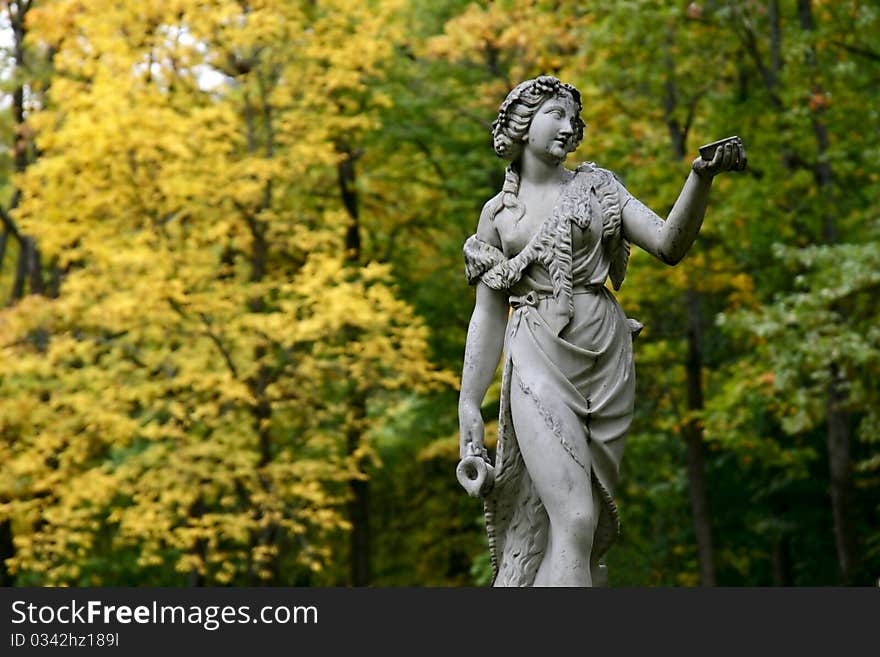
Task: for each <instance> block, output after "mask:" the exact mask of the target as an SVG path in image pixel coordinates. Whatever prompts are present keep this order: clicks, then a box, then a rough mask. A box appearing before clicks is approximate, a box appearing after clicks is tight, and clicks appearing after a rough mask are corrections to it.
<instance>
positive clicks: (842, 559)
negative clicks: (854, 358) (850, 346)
mask: <svg viewBox="0 0 880 657" xmlns="http://www.w3.org/2000/svg"><path fill="white" fill-rule="evenodd" d="M798 17H799V19H800V25H801V29H802V30H803V31H804V32H805V33H807V34H809V33H810V32H812V31H813V30H815V21H814V19H813V8H812V3H811V0H798ZM806 58H807V66H808V68H810V69H811V70H812V72H813V78H814V79H813V88H812V90H811V92H812V94H813V98H814V99H816V100H817V101H818V102H816V103H815V104H814V105H813V121H812V125H813V136H814V138H815V141H816V164H815V166H814V169H813V178H814V180H815V181H816V186H817V187H818V189H819V198H820V199H821V200H820V202H821V204H822V239H823V241H824V242H825V244H835V243H837V242H838V241H839V240H840V234H839V231H838V227H837V222H836V221H835V215H834V212H833V209H834V173H833V171H832V169H831V163H830V162H828V159H827V153H828V147H829V143H830V140H829V136H828V127H827V126H826V125H825V122H824V120H823V118H822V117H823V114H824V111H825V107H824V104H823V100H824V95H825V94H824V90H823V89H822V86H821V84H820V80H819V60H818V55H817V53H816V50H815V48H814V47H813V46H812V45H810V46H809V47H808V48H807V53H806ZM835 310H836V311H837V312H838V313H839V315H840V320H839V321H841V322H845V321H846V315H845V313H844V311H843V310H842V309H841V308H836V309H835ZM830 369H831V371H830V374H831V383H830V384H829V386H828V399H827V404H826V409H827V427H826V431H827V435H826V443H827V445H828V469H829V472H830V485H831V510H832V516H833V518H834V541H835V544H836V547H837V562H838V567H839V569H840V580H841V583H842V584H851V583H852V581H853V576H854V574H855V569H856V561H857V558H858V539H857V536H856V530H855V523H854V521H853V509H852V500H853V498H854V494H853V477H852V461H851V458H850V426H851V418H850V413H849V412H848V411H847V410H846V400H847V396H846V392H845V388H846V374H845V373H844V372H842V371H841V370H840V368H839V366H838V365H837V363H832V364H831V368H830Z"/></svg>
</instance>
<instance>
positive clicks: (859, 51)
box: [831, 41, 880, 62]
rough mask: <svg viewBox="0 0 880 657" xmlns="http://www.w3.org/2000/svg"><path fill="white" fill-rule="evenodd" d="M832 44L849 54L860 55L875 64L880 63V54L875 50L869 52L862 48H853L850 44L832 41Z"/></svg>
mask: <svg viewBox="0 0 880 657" xmlns="http://www.w3.org/2000/svg"><path fill="white" fill-rule="evenodd" d="M831 43H832V44H834V45H835V46H838V47H840V48H843V49H844V50H846V51H847V52H851V53H852V54H854V55H860V56H862V57H865V58H866V59H870V60H871V61H873V62H880V52H876V51H874V50H868V49H867V48H863V47H861V46H851V45H849V44H848V43H844V42H843V41H832V42H831Z"/></svg>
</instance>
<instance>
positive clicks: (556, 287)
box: [464, 163, 641, 586]
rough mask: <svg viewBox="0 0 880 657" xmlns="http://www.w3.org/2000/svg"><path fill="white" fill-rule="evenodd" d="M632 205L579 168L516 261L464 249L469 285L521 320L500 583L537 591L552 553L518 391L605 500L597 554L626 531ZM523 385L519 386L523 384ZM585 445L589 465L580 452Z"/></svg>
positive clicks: (499, 455) (501, 505) (509, 335)
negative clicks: (628, 221) (520, 423)
mask: <svg viewBox="0 0 880 657" xmlns="http://www.w3.org/2000/svg"><path fill="white" fill-rule="evenodd" d="M630 199H632V197H631V196H630V195H629V193H628V192H627V191H626V189H625V188H624V187H623V185H621V184H620V183H619V182H618V181H617V179H616V178H615V177H614V175H613V174H612V173H611V172H610V171H607V170H605V169H601V168H599V167H597V166H595V165H594V164H592V163H586V164H583V165H581V166H580V167H578V168H577V170H576V171H575V175H574V177H573V178H571V179H570V180H569V182H567V183H566V184H565V186H564V187H563V189H562V191H561V193H560V198H559V200H558V202H557V203H556V206H555V207H554V209H553V211H552V212H551V213H550V215H549V216H548V217H547V218H546V220H545V221H544V222H543V224H542V225H541V227H540V228H539V229H538V231H537V232H536V233H535V235H534V236H533V237H532V239H531V240H530V241H529V242H528V243H527V244H526V246H525V247H523V249H522V250H521V251H520V252H519V253H517V254H509V257H508V255H507V254H505V253H503V252H502V251H501V250H499V249H498V248H496V247H495V246H493V245H491V244H489V243H487V242H485V241H482V240H480V239H479V238H478V237H477V236H476V235H472V236H471V237H469V238H468V240H467V241H466V242H465V245H464V257H465V275H466V277H467V279H468V282H469V283H471V284H476V283H477V282H478V281H482V282H483V283H485V284H486V285H488V286H489V287H490V288H493V289H495V290H501V291H505V292H506V293H507V294H508V296H509V300H510V304H511V307H512V312H511V314H510V318H509V320H508V323H507V328H506V332H505V340H504V366H503V374H502V390H501V408H500V415H499V422H498V445H497V449H496V458H495V475H496V479H495V486H494V488H493V489H492V491H491V492H490V493H489V494H488V495H486V496H485V497H484V506H485V516H486V529H487V533H488V535H489V548H490V552H491V557H492V568H493V583H494V585H495V586H531V585H532V584H533V582H534V579H535V574H536V572H537V570H538V566H539V565H540V562H541V559H542V558H543V555H544V552H545V550H546V547H547V539H548V535H549V518H548V516H547V511H546V510H545V508H544V506H543V503H542V502H541V499H540V497H539V495H538V493H537V490H536V488H535V485H534V483H533V482H532V480H531V478H530V476H529V472H528V468H527V467H526V465H525V463H524V461H523V458H522V455H521V453H520V450H519V446H518V443H517V435H516V430H515V426H514V422H513V417H512V414H511V407H510V400H511V392H510V391H511V385H518V386H519V387H520V389H521V391H522V392H523V393H524V395H525V397H526V398H527V399H528V400H529V401H530V403H531V405H532V409H531V412H534V413H537V414H538V415H540V417H541V419H542V420H543V425H544V428H545V430H546V431H548V432H550V433H551V434H552V435H553V436H554V438H555V439H556V440H558V441H559V443H560V444H561V445H562V447H563V449H564V450H565V452H566V453H567V454H568V455H569V457H570V458H572V459H573V460H574V461H575V462H576V463H577V464H578V466H580V467H581V468H583V469H584V471H585V474H586V476H587V477H589V478H590V481H591V482H592V486H593V488H594V490H595V491H596V492H597V493H598V496H594V497H598V499H600V500H601V503H600V508H599V509H598V514H599V517H598V526H597V529H596V533H595V536H594V540H593V552H592V556H593V558H595V559H598V557H599V556H601V555H602V554H604V553H605V551H606V550H607V549H608V547H609V546H610V545H611V544H612V543H613V542H614V540H615V539H616V537H617V534H618V532H619V516H618V512H617V506H616V504H615V502H614V490H615V485H616V484H617V480H618V473H619V468H620V461H621V458H622V456H623V448H624V443H625V438H626V432H627V430H628V429H629V426H630V423H631V420H632V413H633V404H634V393H635V371H634V367H633V354H632V339H633V335H634V334H635V333H637V332H638V330H639V329H640V328H641V325H640V324H639V323H638V322H636V321H635V320H632V319H627V317H626V316H625V315H624V313H623V311H622V310H621V308H620V305H619V304H618V303H617V300H616V299H615V297H614V295H613V294H612V292H611V291H610V290H609V289H608V288H607V287H605V281H606V280H607V279H609V278H610V280H611V282H612V285H613V286H614V289H615V290H616V289H618V288H619V287H620V284H621V283H622V282H623V278H624V275H625V272H626V265H627V261H628V258H629V243H628V242H627V240H626V239H625V237H624V235H623V226H622V218H621V212H622V209H623V207H624V206H625V204H626V203H627V202H628V201H629V200H630ZM514 382H515V383H514ZM577 441H585V442H586V443H587V446H588V449H589V455H590V458H589V463H584V462H583V461H584V459H582V458H579V457H578V453H583V451H582V450H578V449H575V448H573V446H574V445H578V444H580V445H582V442H581V443H578V442H577Z"/></svg>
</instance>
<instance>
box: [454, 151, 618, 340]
mask: <svg viewBox="0 0 880 657" xmlns="http://www.w3.org/2000/svg"><path fill="white" fill-rule="evenodd" d="M576 173H577V175H575V176H574V177H573V178H572V179H571V180H570V181H569V182H568V183H566V185H565V187H564V189H563V190H562V195H561V197H560V199H559V202H558V203H557V204H556V207H555V208H554V209H553V212H551V214H550V216H549V217H547V219H546V221H544V223H543V224H542V225H541V227H540V228H539V229H538V231H537V233H536V234H535V235H534V236H533V237H532V239H530V240H529V242H528V244H526V246H525V247H523V249H522V251H520V252H519V253H518V254H516V255H515V256H513V257H512V258H506V257H505V256H504V253H502V252H501V250H500V249H498V248H496V247H494V246H492V245H491V244H488V243H487V242H484V241H483V240H481V239H479V238H478V237H477V236H476V235H472V236H471V237H469V238H468V239H467V241H465V243H464V261H465V276H466V277H467V280H468V283H470V284H471V285H474V284H476V282H477V281H478V280H481V281H482V282H483V283H485V284H486V285H488V286H489V287H491V288H492V289H495V290H506V289H508V288H510V287H511V286H512V285H514V284H515V283H516V282H517V281H519V280H520V278H522V275H523V272H524V271H525V269H526V268H527V267H528V266H529V265H530V264H532V263H533V262H539V263H541V264H542V265H544V266H545V267H546V268H547V271H548V273H549V274H550V280H551V281H552V284H553V295H554V297H556V299H557V301H558V307H559V308H560V309H561V310H560V312H561V313H562V314H563V317H561V318H560V319H562V320H563V321H562V322H560V324H561V325H560V326H559V328H560V329H561V328H562V327H563V326H565V324H566V323H567V320H568V319H570V318H571V316H572V313H573V312H574V307H573V303H572V274H571V262H572V250H571V249H572V247H571V224H575V225H577V226H578V227H580V228H581V229H586V228H587V227H589V225H590V221H591V219H592V211H591V208H592V205H591V202H590V191H591V190H595V191H596V196H597V199H598V201H599V207H600V208H601V211H602V243H603V247H604V249H605V253H606V255H607V257H608V260H609V269H608V277H609V278H610V279H611V284H612V285H613V286H614V289H615V290H617V289H620V286H621V284H622V283H623V279H624V276H625V275H626V265H627V262H628V261H629V251H630V247H629V242H628V241H627V240H626V238H625V237H624V235H623V218H622V201H621V199H620V198H619V193H618V190H619V189H620V186H619V184H618V182H617V179H616V178H615V176H614V174H613V173H612V172H610V171H608V170H607V169H602V168H600V167H597V166H596V165H595V164H593V163H592V162H587V163H585V164H582V165H580V166H579V167H578V168H577V169H576ZM623 203H625V200H624V201H623Z"/></svg>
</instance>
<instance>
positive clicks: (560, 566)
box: [510, 371, 599, 586]
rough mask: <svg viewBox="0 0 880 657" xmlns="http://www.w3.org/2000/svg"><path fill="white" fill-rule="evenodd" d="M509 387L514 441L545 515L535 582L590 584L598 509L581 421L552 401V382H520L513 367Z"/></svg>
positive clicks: (561, 584) (545, 583) (541, 583)
mask: <svg viewBox="0 0 880 657" xmlns="http://www.w3.org/2000/svg"><path fill="white" fill-rule="evenodd" d="M538 378H540V377H538ZM510 389H511V390H510V393H511V397H510V406H511V413H512V416H513V424H514V428H515V430H516V436H517V442H518V444H519V448H520V451H521V453H522V457H523V461H524V463H525V465H526V468H527V469H528V471H529V475H530V476H531V478H532V481H533V482H534V484H535V487H536V489H537V491H538V495H539V496H540V497H541V501H542V502H543V504H544V508H545V509H546V510H547V515H548V517H549V518H550V536H549V541H548V544H547V550H546V551H545V554H544V559H543V560H542V563H541V566H540V567H539V569H538V574H537V576H536V578H535V585H536V586H541V585H543V586H591V585H592V575H591V572H590V550H591V548H592V545H593V536H594V534H595V531H596V524H597V520H598V514H597V512H598V509H599V507H598V499H595V498H594V491H593V486H592V483H591V479H590V474H589V472H590V452H589V448H588V446H587V442H586V439H585V437H584V436H583V428H582V425H581V421H580V419H579V418H578V416H577V415H576V414H575V412H574V411H573V410H572V409H568V408H566V407H564V406H560V405H559V404H558V403H554V395H553V389H552V382H548V385H547V386H542V383H541V382H540V381H539V382H537V383H535V384H532V385H531V386H523V385H521V383H520V381H519V377H518V375H517V373H516V372H515V371H514V373H513V381H512V382H511V386H510ZM555 397H556V399H557V400H558V395H556V396H555ZM563 442H564V444H563Z"/></svg>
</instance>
